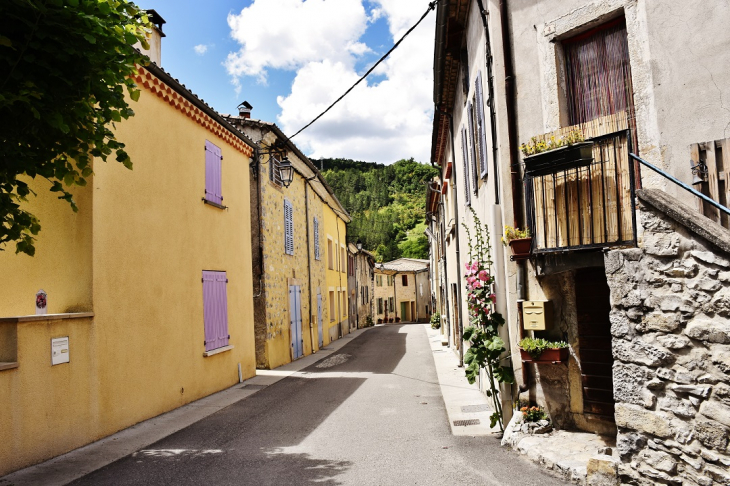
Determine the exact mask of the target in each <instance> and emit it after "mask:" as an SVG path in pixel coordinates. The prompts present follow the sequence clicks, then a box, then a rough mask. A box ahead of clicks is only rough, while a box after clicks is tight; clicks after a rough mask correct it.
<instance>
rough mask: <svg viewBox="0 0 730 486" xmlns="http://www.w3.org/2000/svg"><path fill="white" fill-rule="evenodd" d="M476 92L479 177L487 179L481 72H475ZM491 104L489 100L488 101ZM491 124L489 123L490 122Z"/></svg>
mask: <svg viewBox="0 0 730 486" xmlns="http://www.w3.org/2000/svg"><path fill="white" fill-rule="evenodd" d="M475 91H476V106H477V110H476V118H477V137H478V140H479V146H480V150H479V164H480V169H481V170H480V176H481V177H482V178H484V177H487V175H488V174H489V164H488V163H487V162H488V159H489V157H488V156H487V125H486V118H485V117H484V91H483V90H482V72H481V71H477V80H476V81H475ZM490 103H491V100H490ZM490 123H491V122H490Z"/></svg>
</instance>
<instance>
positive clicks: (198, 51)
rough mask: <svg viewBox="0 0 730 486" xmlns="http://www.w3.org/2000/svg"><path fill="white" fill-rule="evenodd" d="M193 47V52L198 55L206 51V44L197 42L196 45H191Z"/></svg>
mask: <svg viewBox="0 0 730 486" xmlns="http://www.w3.org/2000/svg"><path fill="white" fill-rule="evenodd" d="M193 49H195V53H196V54H197V55H199V56H202V55H203V54H205V53H206V52H208V46H206V45H205V44H198V45H197V46H195V47H193Z"/></svg>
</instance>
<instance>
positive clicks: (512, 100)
mask: <svg viewBox="0 0 730 486" xmlns="http://www.w3.org/2000/svg"><path fill="white" fill-rule="evenodd" d="M477 1H479V2H481V0H477ZM508 15H509V7H508V5H507V0H500V2H499V18H500V21H501V30H502V51H503V55H504V90H505V97H506V102H507V133H508V137H509V139H508V141H507V143H508V145H509V166H510V176H511V179H512V212H513V215H514V227H515V228H522V226H523V218H522V210H523V208H522V180H521V177H520V168H519V163H518V154H517V116H516V112H515V106H516V104H517V97H516V96H515V82H514V81H515V74H514V62H513V58H512V43H511V39H512V32H511V30H510V24H509V17H508ZM526 270H527V269H526V260H521V261H519V262H517V298H518V300H520V301H524V300H525V299H526V297H527V291H526V286H525V274H526ZM517 307H518V309H517V310H518V316H517V319H518V325H519V326H520V328H519V335H520V337H523V334H524V326H523V324H522V312H521V311H522V304H521V303H519V304H518V306H517ZM529 388H530V369H529V367H528V366H526V365H525V364H524V363H523V365H522V385H520V387H519V391H520V393H524V392H525V391H527V390H529Z"/></svg>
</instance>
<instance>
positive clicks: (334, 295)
mask: <svg viewBox="0 0 730 486" xmlns="http://www.w3.org/2000/svg"><path fill="white" fill-rule="evenodd" d="M251 108H252V106H251V105H250V104H248V103H247V102H244V103H243V104H241V105H240V106H239V110H240V111H239V115H238V116H229V115H225V118H226V119H227V120H229V121H230V122H231V123H232V124H233V125H234V126H236V127H237V128H238V129H240V130H241V131H242V132H243V133H245V134H246V135H247V136H248V137H249V138H251V139H252V140H254V141H255V142H256V144H257V150H258V156H259V160H258V163H257V164H256V163H254V165H253V166H252V171H253V174H254V177H253V178H252V180H251V194H252V196H251V206H252V208H251V218H252V226H251V239H252V243H251V244H252V246H253V247H254V248H258V254H257V252H254V255H253V258H254V287H255V289H256V290H257V291H256V294H255V298H254V303H255V304H254V313H255V315H256V321H255V328H256V350H257V351H256V362H257V366H258V367H260V368H264V369H271V368H276V367H278V366H281V365H282V364H286V363H289V362H291V361H293V360H295V359H298V358H301V357H302V356H306V355H309V354H312V353H313V352H316V351H317V350H319V349H320V348H322V347H324V346H326V345H327V344H328V343H330V342H331V341H333V340H335V339H337V338H339V337H340V336H342V334H343V333H342V332H341V331H340V328H339V326H340V323H341V322H342V320H343V319H344V318H345V317H346V316H347V313H346V311H347V306H346V305H345V306H344V307H343V305H342V303H343V301H346V299H347V280H346V278H347V277H346V276H342V274H343V273H345V272H346V268H345V263H343V260H342V259H343V255H341V254H340V253H337V254H334V253H333V254H332V255H330V254H329V253H328V252H329V251H330V250H329V246H328V245H329V241H330V239H331V234H332V233H334V234H337V231H338V230H340V231H341V233H340V234H341V235H342V241H344V239H345V238H346V226H345V223H347V222H349V220H350V218H349V215H348V214H347V212H346V211H345V210H344V208H342V206H341V205H340V203H339V201H338V200H337V197H336V196H335V195H334V193H333V192H332V189H331V188H330V187H329V185H328V184H327V182H326V181H325V180H324V178H323V177H322V175H321V174H320V172H319V171H318V170H317V168H316V167H315V166H314V165H313V164H312V163H311V162H310V161H309V159H308V158H307V157H306V156H305V155H304V154H302V153H301V152H300V151H299V150H298V149H297V148H296V146H295V145H294V144H293V143H292V142H291V141H289V140H288V138H287V137H286V136H285V135H284V134H283V133H282V132H281V130H280V129H279V128H278V127H277V126H276V125H275V124H273V123H269V122H263V121H260V120H254V119H251V118H250V111H251ZM285 158H286V159H287V160H289V161H290V163H291V165H292V166H293V178H292V181H291V183H290V184H289V186H288V187H287V186H286V185H285V184H284V183H283V181H282V177H281V172H280V167H281V163H282V161H283V160H284V159H285ZM333 227H334V229H332V228H333ZM336 241H337V243H338V244H339V242H340V239H339V238H336ZM333 243H334V242H333ZM330 257H332V258H333V260H332V264H333V267H335V268H336V270H335V272H336V275H335V276H332V275H331V274H330V272H332V271H333V270H330V268H329V264H330ZM344 261H346V260H344ZM333 279H337V280H341V281H342V282H343V283H342V284H338V285H331V284H332V281H333ZM330 287H335V288H337V289H339V290H330ZM333 322H334V323H336V325H337V326H338V327H337V329H336V330H335V331H333V330H332V327H333V324H332V323H333ZM342 328H343V330H344V331H345V332H348V331H349V326H347V325H344V326H342Z"/></svg>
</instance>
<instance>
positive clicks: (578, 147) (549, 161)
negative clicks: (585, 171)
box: [524, 142, 593, 176]
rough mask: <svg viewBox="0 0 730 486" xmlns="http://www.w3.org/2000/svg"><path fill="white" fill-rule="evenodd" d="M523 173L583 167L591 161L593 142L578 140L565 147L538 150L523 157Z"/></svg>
mask: <svg viewBox="0 0 730 486" xmlns="http://www.w3.org/2000/svg"><path fill="white" fill-rule="evenodd" d="M524 161H525V173H526V174H529V175H533V176H536V175H545V174H552V173H556V172H559V171H561V170H566V169H574V168H576V167H584V166H587V165H589V164H590V163H591V162H593V142H580V143H574V144H573V145H566V146H565V147H558V148H556V149H552V150H548V151H545V152H540V153H539V154H535V155H529V156H527V157H525V158H524Z"/></svg>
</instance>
